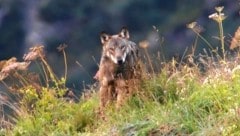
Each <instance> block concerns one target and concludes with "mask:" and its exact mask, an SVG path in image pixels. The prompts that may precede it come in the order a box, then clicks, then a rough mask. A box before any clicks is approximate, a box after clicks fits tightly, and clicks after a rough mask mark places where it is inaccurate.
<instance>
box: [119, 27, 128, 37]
mask: <svg viewBox="0 0 240 136" xmlns="http://www.w3.org/2000/svg"><path fill="white" fill-rule="evenodd" d="M119 36H120V37H122V38H126V39H129V32H128V29H127V28H126V27H123V28H122V30H121V32H120V33H119Z"/></svg>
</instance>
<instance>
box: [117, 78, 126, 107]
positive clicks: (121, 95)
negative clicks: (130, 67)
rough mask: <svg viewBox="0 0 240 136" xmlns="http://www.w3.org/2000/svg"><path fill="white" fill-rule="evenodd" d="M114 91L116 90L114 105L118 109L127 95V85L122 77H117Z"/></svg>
mask: <svg viewBox="0 0 240 136" xmlns="http://www.w3.org/2000/svg"><path fill="white" fill-rule="evenodd" d="M116 92H117V104H116V107H117V109H119V108H120V107H121V106H122V105H123V103H124V102H125V100H126V97H127V93H128V90H127V85H126V82H125V81H124V80H123V79H119V80H118V81H117V82H116Z"/></svg>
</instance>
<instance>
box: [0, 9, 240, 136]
mask: <svg viewBox="0 0 240 136" xmlns="http://www.w3.org/2000/svg"><path fill="white" fill-rule="evenodd" d="M218 10H219V9H218ZM217 12H219V11H217ZM220 12H221V11H220ZM218 15H219V16H217V17H222V14H220V13H219V14H218ZM220 15H221V16H220ZM215 19H216V18H215ZM217 21H218V24H219V28H220V34H219V39H220V40H219V41H220V46H219V53H218V52H216V51H215V50H213V49H211V50H210V51H209V52H208V53H206V54H203V55H198V56H195V55H194V50H192V52H191V53H190V54H189V55H187V56H185V57H184V59H182V60H184V61H179V62H177V61H176V60H175V59H173V60H171V61H169V62H165V63H163V62H161V63H160V62H151V61H147V63H146V66H148V65H150V66H151V65H152V64H149V63H153V64H154V66H158V67H157V68H158V69H157V70H156V71H160V72H156V71H155V70H153V69H154V68H150V69H151V70H149V71H150V72H146V76H145V78H146V79H145V80H144V81H143V83H142V84H141V86H140V89H139V91H138V92H137V93H136V94H135V95H134V96H132V97H131V98H130V99H129V100H128V101H127V103H126V104H125V105H123V106H122V107H121V109H116V108H115V106H114V104H112V105H109V106H108V107H107V108H106V110H105V111H104V115H103V114H101V113H100V112H99V97H98V89H97V87H96V86H95V85H92V86H90V87H89V89H86V90H84V93H83V94H82V96H81V98H80V99H79V100H78V98H76V96H75V95H74V94H73V91H72V90H71V89H68V88H66V87H65V82H66V80H67V73H65V74H64V76H63V77H61V78H58V77H56V76H55V74H54V71H53V70H52V69H51V66H50V65H49V64H48V63H47V56H45V55H44V51H43V47H42V46H36V47H33V48H31V49H30V50H29V53H28V54H26V55H25V56H24V61H22V62H19V61H17V60H16V58H11V59H9V60H5V61H1V63H0V67H1V72H0V80H1V83H2V85H4V86H5V89H6V90H8V91H9V92H8V93H1V95H0V96H1V97H0V99H1V102H2V109H3V108H4V109H7V110H8V114H7V113H5V112H4V111H3V110H2V111H1V115H2V116H1V117H2V118H1V130H0V135H16V136H33V135H34V136H44V135H52V136H61V135H62V136H65V135H69V136H72V135H81V136H82V135H83V136H85V135H86V136H104V135H106V136H108V135H113V136H118V135H124V136H125V135H126V136H130V135H134V136H135V135H136V136H144V135H149V136H159V135H239V134H240V99H239V98H240V91H239V90H240V65H239V64H240V54H239V53H235V54H234V55H230V56H228V55H227V51H225V49H224V47H225V45H224V39H223V31H222V27H221V23H222V21H223V20H217ZM219 21H221V22H219ZM195 26H196V24H195V23H193V24H191V25H188V27H189V28H191V29H192V30H193V31H194V32H196V34H197V36H198V38H200V39H201V40H203V41H204V42H205V43H206V45H208V46H210V47H211V44H209V43H208V42H207V41H205V40H204V37H202V36H201V35H200V32H199V31H196V30H198V29H196V27H195ZM196 45H197V44H196ZM145 47H146V46H145ZM58 49H59V50H60V51H61V52H62V53H63V56H64V62H65V64H66V56H65V55H66V54H65V50H64V49H65V46H60V47H59V48H58ZM144 50H145V51H146V50H147V49H146V48H144ZM207 54H210V55H207ZM221 54H224V55H221ZM145 55H147V56H148V54H147V51H146V54H145ZM158 64H159V65H158ZM30 66H32V67H33V68H31V69H35V70H36V71H37V72H38V73H41V74H36V73H35V72H36V71H35V72H34V71H31V70H28V68H29V67H30ZM65 69H66V70H67V65H65ZM153 73H154V74H153ZM13 99H14V100H13ZM76 99H77V100H76ZM16 100H17V101H16ZM9 113H11V114H9Z"/></svg>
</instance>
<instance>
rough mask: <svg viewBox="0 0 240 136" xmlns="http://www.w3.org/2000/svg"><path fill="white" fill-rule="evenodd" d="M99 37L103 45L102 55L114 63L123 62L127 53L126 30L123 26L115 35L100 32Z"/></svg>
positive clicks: (127, 34) (120, 63) (127, 39)
mask: <svg viewBox="0 0 240 136" xmlns="http://www.w3.org/2000/svg"><path fill="white" fill-rule="evenodd" d="M100 39H101V43H102V45H103V55H105V56H107V57H108V58H110V59H111V60H112V61H113V62H114V63H115V64H118V65H122V64H124V63H125V61H126V57H127V55H128V53H129V47H128V46H129V45H128V44H129V32H128V30H127V29H126V28H125V27H124V28H122V30H121V32H120V33H118V34H115V35H108V34H106V33H105V32H102V33H101V36H100Z"/></svg>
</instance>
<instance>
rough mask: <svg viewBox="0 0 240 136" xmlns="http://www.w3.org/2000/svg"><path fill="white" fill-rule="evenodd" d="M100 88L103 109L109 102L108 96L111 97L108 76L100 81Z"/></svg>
mask: <svg viewBox="0 0 240 136" xmlns="http://www.w3.org/2000/svg"><path fill="white" fill-rule="evenodd" d="M100 83H101V84H100V90H99V96H100V108H101V109H103V108H104V107H105V106H106V104H107V102H108V99H109V98H108V97H109V92H108V88H109V84H108V80H107V79H106V78H103V80H102V81H101V82H100Z"/></svg>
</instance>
